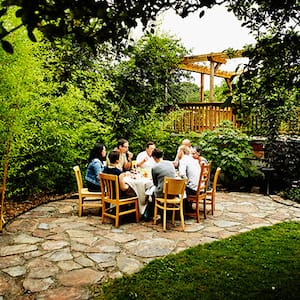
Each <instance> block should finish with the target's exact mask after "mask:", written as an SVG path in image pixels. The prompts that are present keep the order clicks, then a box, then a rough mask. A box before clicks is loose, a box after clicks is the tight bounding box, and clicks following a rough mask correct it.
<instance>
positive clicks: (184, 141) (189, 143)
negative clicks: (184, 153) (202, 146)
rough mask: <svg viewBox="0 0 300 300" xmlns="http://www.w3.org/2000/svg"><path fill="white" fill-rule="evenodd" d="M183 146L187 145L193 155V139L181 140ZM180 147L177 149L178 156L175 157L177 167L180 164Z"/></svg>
mask: <svg viewBox="0 0 300 300" xmlns="http://www.w3.org/2000/svg"><path fill="white" fill-rule="evenodd" d="M181 146H186V147H187V148H188V149H189V151H190V155H192V154H191V153H192V150H193V147H192V144H191V141H190V140H189V139H184V140H183V141H182V142H181ZM181 146H180V147H181ZM180 147H179V148H178V149H177V153H176V157H175V160H174V161H173V164H174V167H175V168H178V166H179V158H178V155H179V149H180Z"/></svg>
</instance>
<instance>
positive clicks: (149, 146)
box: [146, 142, 155, 156]
mask: <svg viewBox="0 0 300 300" xmlns="http://www.w3.org/2000/svg"><path fill="white" fill-rule="evenodd" d="M154 149H155V144H154V143H153V142H148V143H147V145H146V152H147V154H148V155H149V156H151V155H152V152H153V150H154Z"/></svg>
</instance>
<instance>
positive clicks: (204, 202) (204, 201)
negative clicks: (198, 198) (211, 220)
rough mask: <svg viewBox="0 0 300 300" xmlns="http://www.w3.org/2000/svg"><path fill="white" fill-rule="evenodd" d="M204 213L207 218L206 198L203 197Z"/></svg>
mask: <svg viewBox="0 0 300 300" xmlns="http://www.w3.org/2000/svg"><path fill="white" fill-rule="evenodd" d="M203 214H204V219H206V198H204V199H203Z"/></svg>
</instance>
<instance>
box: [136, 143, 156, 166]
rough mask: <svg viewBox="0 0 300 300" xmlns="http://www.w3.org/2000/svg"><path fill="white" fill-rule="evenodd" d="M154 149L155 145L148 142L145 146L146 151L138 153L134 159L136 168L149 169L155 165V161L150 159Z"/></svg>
mask: <svg viewBox="0 0 300 300" xmlns="http://www.w3.org/2000/svg"><path fill="white" fill-rule="evenodd" d="M154 149H155V144H154V143H153V142H148V143H147V145H146V150H145V151H143V152H140V153H139V154H138V155H137V157H136V166H137V167H138V168H139V167H140V168H149V169H151V168H152V167H153V166H154V165H155V160H154V159H153V157H152V152H153V150H154Z"/></svg>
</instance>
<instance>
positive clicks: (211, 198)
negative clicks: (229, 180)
mask: <svg viewBox="0 0 300 300" xmlns="http://www.w3.org/2000/svg"><path fill="white" fill-rule="evenodd" d="M220 173H221V168H220V167H218V168H217V170H216V172H215V175H214V179H213V184H212V187H211V188H210V189H208V190H207V193H206V205H210V207H211V214H212V215H213V214H214V211H215V204H216V203H215V198H216V191H217V183H218V178H219V175H220Z"/></svg>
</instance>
